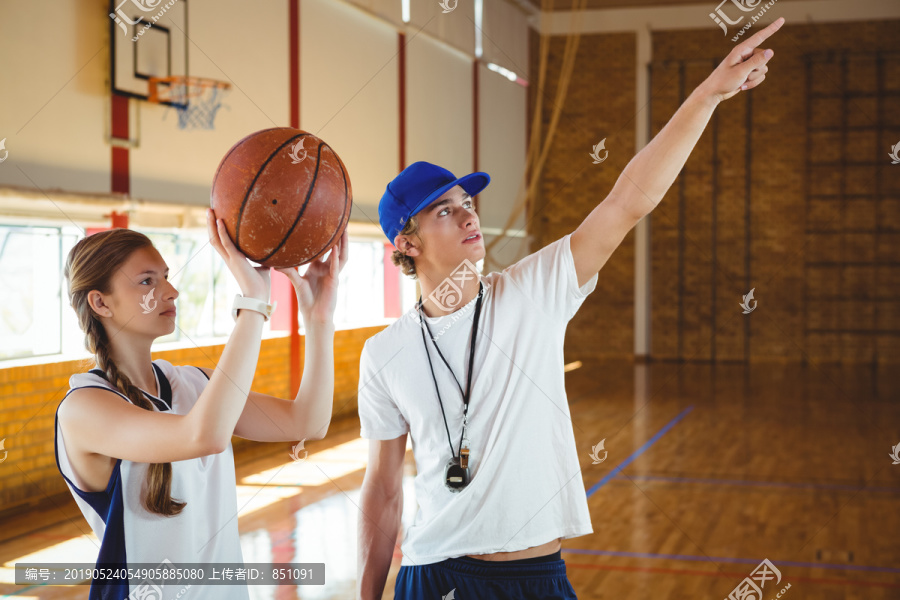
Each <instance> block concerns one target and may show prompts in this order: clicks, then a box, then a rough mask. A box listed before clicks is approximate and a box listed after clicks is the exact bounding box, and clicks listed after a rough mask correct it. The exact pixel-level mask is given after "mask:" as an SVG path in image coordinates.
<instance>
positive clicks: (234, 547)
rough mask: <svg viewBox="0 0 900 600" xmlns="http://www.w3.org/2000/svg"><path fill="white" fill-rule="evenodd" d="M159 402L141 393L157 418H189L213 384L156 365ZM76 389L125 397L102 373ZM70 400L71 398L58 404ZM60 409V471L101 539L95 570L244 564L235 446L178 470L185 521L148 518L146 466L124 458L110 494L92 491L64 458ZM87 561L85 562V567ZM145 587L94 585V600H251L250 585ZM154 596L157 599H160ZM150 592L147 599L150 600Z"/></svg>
mask: <svg viewBox="0 0 900 600" xmlns="http://www.w3.org/2000/svg"><path fill="white" fill-rule="evenodd" d="M153 370H154V372H155V374H156V379H157V382H158V384H159V391H160V396H159V397H157V396H154V395H152V394H150V393H148V392H146V391H144V392H143V393H144V394H145V396H146V397H147V398H148V399H149V400H150V401H151V403H152V404H153V405H154V410H155V411H157V412H169V411H171V412H172V413H174V414H179V415H184V414H187V413H188V412H189V411H190V409H191V407H193V405H194V403H195V402H196V401H197V398H198V397H199V396H200V393H201V392H202V391H203V389H204V387H206V384H207V383H208V381H209V380H208V378H207V377H206V374H205V373H204V372H203V371H201V370H200V369H198V368H197V367H190V366H177V367H176V366H174V365H172V364H171V363H169V362H168V361H165V360H162V359H157V360H155V361H153ZM69 386H70V390H69V392H68V393H67V394H66V397H68V395H69V394H70V393H71V392H72V390H74V389H77V388H82V387H97V388H103V389H109V390H113V391H114V392H116V393H117V394H119V396H120V397H121V398H122V399H123V400H125V401H128V402H130V400H128V398H127V397H126V396H124V395H123V394H121V393H119V392H118V391H117V390H116V388H115V386H114V385H112V384H111V383H109V382H108V381H107V380H106V378H105V375H104V373H103V371H101V370H100V369H92V370H91V371H89V372H87V373H76V374H75V375H72V376H71V377H70V378H69ZM64 401H65V398H63V400H62V401H61V402H60V405H61V404H62V402H64ZM58 411H59V408H58V407H57V418H56V422H55V430H56V439H55V446H56V464H57V467H58V468H59V471H60V473H62V476H63V478H64V479H65V481H66V484H67V485H68V487H69V490H70V491H71V492H72V495H73V496H74V497H75V501H76V502H77V503H78V506H79V508H81V512H82V513H83V514H84V517H85V518H86V519H87V521H88V523H89V524H90V526H91V529H93V530H94V533H95V534H96V536H97V538H99V539H100V541H101V544H100V552H99V555H98V557H97V563H105V564H110V563H112V564H117V565H121V566H123V567H124V566H126V565H130V564H133V563H152V564H154V565H159V564H160V563H162V562H163V561H165V560H168V561H170V562H171V563H173V565H168V566H170V567H173V568H174V567H178V566H180V565H181V564H183V563H207V564H208V565H209V566H206V565H204V568H205V569H206V570H210V569H211V567H212V564H211V563H222V562H227V563H242V562H243V557H242V554H241V545H240V540H239V537H238V519H237V512H238V511H237V487H236V482H235V473H234V454H233V452H232V447H231V444H230V443H229V444H228V447H227V448H226V449H225V451H224V452H221V453H220V454H210V455H208V456H203V457H201V458H193V459H189V460H181V461H177V462H173V463H172V491H171V495H172V497H173V498H174V499H175V500H179V501H182V502H186V503H187V505H186V506H185V507H184V509H183V510H182V511H181V513H180V514H178V515H175V516H171V517H166V516H162V515H159V514H156V513H150V512H148V511H147V510H146V509H145V508H144V507H143V505H142V504H141V491H142V487H143V485H144V482H145V481H146V477H147V469H148V467H149V464H148V463H138V462H131V461H128V460H122V459H119V460H118V461H117V462H116V465H115V467H114V468H113V471H112V475H111V476H110V478H109V483H108V484H107V486H106V490H104V491H102V492H86V491H84V489H85V488H86V487H87V486H85V485H84V483H83V481H82V480H81V479H80V478H79V477H78V476H77V475H76V474H75V472H74V470H73V469H72V465H71V463H70V462H69V459H68V456H67V454H66V444H65V440H64V439H63V435H62V430H61V429H60V427H59V416H58ZM85 562H86V561H85ZM147 585H148V584H146V583H142V582H141V581H140V580H131V581H120V582H118V585H105V586H99V585H96V583H95V584H92V585H91V591H90V598H91V600H93V599H94V598H104V599H105V598H110V599H112V598H115V599H116V600H121V599H123V598H126V597H129V594H132V596H131V598H143V597H148V598H149V597H152V598H154V599H155V598H161V599H163V598H164V599H169V598H172V599H174V598H182V597H185V596H186V597H187V598H190V599H191V600H200V599H206V598H215V599H217V600H218V599H224V600H232V599H234V600H238V599H240V600H244V599H248V600H249V594H248V590H247V587H246V585H192V586H191V587H190V589H189V591H188V592H185V591H183V590H184V587H185V586H183V585H166V586H156V585H153V586H152V589H150V590H148V589H147ZM154 591H155V593H154ZM148 593H149V595H147V594H148Z"/></svg>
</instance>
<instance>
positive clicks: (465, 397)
mask: <svg viewBox="0 0 900 600" xmlns="http://www.w3.org/2000/svg"><path fill="white" fill-rule="evenodd" d="M478 286H479V289H478V300H477V301H476V302H475V319H474V320H473V322H472V336H471V337H472V342H471V346H470V348H469V373H468V376H467V378H466V391H465V392H463V389H462V386H461V385H460V384H459V380H458V379H456V375H454V374H453V369H451V368H450V364H449V363H448V362H447V359H446V358H444V355H443V353H442V352H441V349H440V348H438V345H437V343H436V342H435V341H434V337H432V335H431V329H430V328H429V327H428V323H427V321H425V317H424V316H422V314H421V312H420V313H419V318H420V320H421V323H422V324H423V325H424V327H423V328H422V343H423V344H424V345H425V355H426V356H427V357H428V366H429V368H430V369H431V379H432V381H434V391H435V393H436V394H437V397H438V404H440V406H441V416H442V417H443V418H444V428H445V429H446V430H447V443H449V444H450V455H451V456H453V457H454V458H457V454H456V453H455V452H454V451H453V439H452V437H451V436H450V426H449V424H448V423H447V415H446V413H445V412H444V403H443V401H442V400H441V392H440V390H439V389H438V384H437V378H436V377H435V376H434V365H433V363H432V362H431V353H430V352H429V351H428V342H427V341H426V340H425V330H426V329H427V330H428V337H430V338H431V343H432V344H434V349H435V350H437V353H438V356H440V357H441V360H442V361H444V364H445V365H446V366H447V369H448V370H449V371H450V375H451V377H453V381H454V382H456V386H457V387H458V388H459V393H460V394H462V396H463V432H462V434H461V435H460V438H459V444H460V448H462V441H463V439H464V437H465V429H466V425H465V423H466V422H467V417H468V412H469V394H470V392H471V390H472V367H473V366H474V364H475V340H476V339H477V337H478V321H479V318H480V317H481V301H482V299H483V298H484V286H483V285H482V284H481V282H479V284H478ZM421 306H422V298H421V296H420V297H419V303H418V305H417V307H416V309H417V310H419V309H420V308H421Z"/></svg>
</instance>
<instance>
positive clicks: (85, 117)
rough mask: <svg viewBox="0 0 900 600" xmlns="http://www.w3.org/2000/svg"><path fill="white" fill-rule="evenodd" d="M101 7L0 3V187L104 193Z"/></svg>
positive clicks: (106, 184) (104, 72)
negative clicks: (0, 61) (0, 160)
mask: <svg viewBox="0 0 900 600" xmlns="http://www.w3.org/2000/svg"><path fill="white" fill-rule="evenodd" d="M105 6H106V5H105V3H103V2H99V1H97V0H94V1H92V2H74V1H71V2H59V3H54V5H53V6H52V7H50V6H48V5H45V4H43V3H39V2H2V3H0V24H2V32H3V35H0V56H3V57H4V58H3V66H2V67H0V90H2V99H0V107H2V108H0V140H3V139H5V140H6V141H5V147H6V152H8V155H7V154H6V152H3V151H0V158H2V157H3V156H6V159H5V160H4V162H3V163H0V185H15V186H24V187H30V188H40V189H43V190H47V189H53V188H64V189H68V190H73V191H80V192H95V191H101V192H106V191H108V190H109V146H108V145H107V144H106V141H105V140H104V124H105V122H106V121H107V120H108V114H109V98H108V94H107V93H106V92H105V89H106V88H105V83H104V82H105V80H106V78H107V73H108V69H109V62H108V60H109V58H108V54H107V53H108V44H107V42H106V40H107V37H108V35H107V28H108V19H109V18H108V17H106V11H105ZM60 23H65V26H60V25H59V24H60Z"/></svg>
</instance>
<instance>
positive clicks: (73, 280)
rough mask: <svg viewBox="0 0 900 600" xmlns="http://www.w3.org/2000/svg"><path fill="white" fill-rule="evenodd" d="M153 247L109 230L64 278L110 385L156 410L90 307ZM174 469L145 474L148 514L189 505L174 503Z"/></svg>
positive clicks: (138, 236)
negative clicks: (93, 295)
mask: <svg viewBox="0 0 900 600" xmlns="http://www.w3.org/2000/svg"><path fill="white" fill-rule="evenodd" d="M147 246H151V247H152V246H153V242H152V241H150V238H148V237H147V236H145V235H144V234H142V233H138V232H137V231H132V230H130V229H111V230H109V231H102V232H100V233H95V234H94V235H91V236H88V237H86V238H84V239H82V240H79V241H78V243H76V244H75V245H74V246H73V247H72V249H71V250H70V251H69V256H68V257H67V258H66V266H65V270H64V275H65V277H66V280H67V281H68V284H69V290H68V293H69V303H70V304H71V305H72V308H73V309H74V310H75V313H76V314H77V315H78V324H79V325H80V326H81V330H82V331H84V345H85V348H87V350H88V352H90V353H91V354H93V355H94V360H95V361H96V363H97V366H98V367H99V368H100V369H101V370H102V371H103V372H104V373H106V376H107V380H108V381H109V382H110V383H112V384H113V385H114V386H115V388H116V389H117V390H119V391H120V392H121V393H122V394H124V395H125V396H127V397H128V399H129V400H131V402H132V403H133V404H134V405H135V406H137V407H138V408H143V409H144V410H150V411H152V410H153V407H152V404H151V403H150V400H148V399H147V398H146V397H145V396H144V394H143V393H142V392H141V390H139V389H138V388H137V387H136V386H135V385H134V384H133V383H131V380H130V379H128V376H126V375H125V373H122V372H121V371H119V369H118V368H117V367H116V363H115V362H113V360H112V355H111V352H110V351H111V347H110V339H109V336H108V335H107V333H106V329H104V327H103V324H102V323H101V322H100V317H99V316H98V315H97V313H95V312H94V310H93V309H92V308H91V306H90V304H89V303H88V294H89V293H90V292H91V291H92V290H99V291H100V292H101V293H103V294H109V293H111V292H112V276H113V274H114V273H115V272H116V270H117V269H118V268H119V267H120V266H121V265H122V263H124V262H125V261H126V260H128V257H129V256H131V253H132V252H134V251H135V250H138V249H140V248H145V247H147ZM171 493H172V463H158V464H157V463H152V464H150V467H149V469H147V485H146V487H145V492H144V494H143V497H142V498H141V502H142V504H143V506H144V508H146V509H147V510H148V511H150V512H151V513H157V514H160V515H164V516H172V515H177V514H178V513H180V512H181V511H182V510H183V509H184V507H185V506H186V503H185V502H179V501H176V500H174V499H172V496H171Z"/></svg>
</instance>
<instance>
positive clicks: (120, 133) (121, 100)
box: [110, 94, 131, 194]
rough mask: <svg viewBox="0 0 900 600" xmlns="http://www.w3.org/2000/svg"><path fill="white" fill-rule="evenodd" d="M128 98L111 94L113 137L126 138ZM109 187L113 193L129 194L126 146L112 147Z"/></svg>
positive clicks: (127, 135) (111, 127) (127, 130)
mask: <svg viewBox="0 0 900 600" xmlns="http://www.w3.org/2000/svg"><path fill="white" fill-rule="evenodd" d="M128 102H129V100H128V98H127V97H125V96H118V95H116V94H113V95H112V111H111V113H112V116H111V123H110V130H111V131H112V137H113V138H119V139H122V140H127V139H128V138H129V135H130V133H129V128H128ZM110 174H111V178H110V189H111V190H112V192H113V193H119V194H130V193H131V177H130V174H129V162H128V148H121V147H119V146H113V147H112V165H111V169H110Z"/></svg>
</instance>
